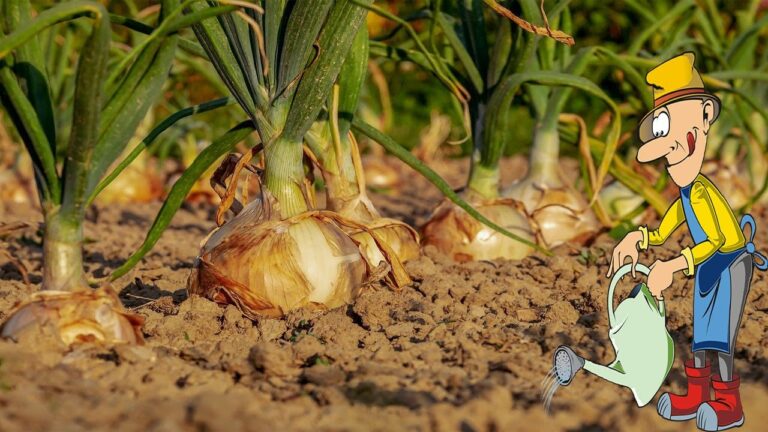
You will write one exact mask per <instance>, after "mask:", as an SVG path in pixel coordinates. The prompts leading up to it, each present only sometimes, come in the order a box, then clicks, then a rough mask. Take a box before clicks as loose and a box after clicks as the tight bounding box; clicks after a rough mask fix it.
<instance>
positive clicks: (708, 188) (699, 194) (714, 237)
mask: <svg viewBox="0 0 768 432" xmlns="http://www.w3.org/2000/svg"><path fill="white" fill-rule="evenodd" d="M691 208H692V209H693V212H694V213H695V214H696V218H697V219H698V220H699V224H700V225H701V228H702V229H703V230H704V233H705V234H706V235H707V240H706V241H703V242H701V243H699V244H697V245H695V246H694V247H692V248H690V247H687V248H685V249H683V250H682V251H681V254H682V255H683V256H684V257H685V261H686V262H687V263H688V270H687V271H686V272H685V274H687V275H688V276H690V275H693V272H694V266H696V265H699V264H701V263H702V262H704V261H706V260H707V258H709V257H711V256H712V255H713V254H714V253H715V252H717V251H721V252H724V253H726V252H733V251H735V250H737V249H740V248H742V247H744V245H745V244H746V240H745V239H744V234H743V233H742V232H741V227H739V223H738V222H737V221H736V216H734V214H733V210H731V206H729V205H728V202H727V201H726V200H725V198H724V197H723V195H722V194H721V193H720V191H719V190H717V187H715V185H714V184H712V182H711V181H709V179H708V178H706V177H705V176H704V175H702V174H699V175H698V176H697V177H696V179H695V180H694V181H693V184H692V185H691ZM684 221H685V212H684V211H683V203H682V201H681V199H680V198H678V199H677V200H675V202H674V203H672V205H671V206H670V207H669V209H667V212H666V213H665V214H664V216H663V217H662V218H661V223H660V224H659V228H658V229H656V230H654V231H648V228H647V227H644V226H641V227H639V229H640V232H642V233H643V240H642V242H641V243H640V249H643V250H644V249H647V248H648V245H649V244H650V245H653V246H659V245H662V244H664V242H665V241H666V240H667V238H668V237H669V236H670V234H672V233H673V232H674V231H675V230H676V229H677V227H679V226H680V224H682V223H683V222H684Z"/></svg>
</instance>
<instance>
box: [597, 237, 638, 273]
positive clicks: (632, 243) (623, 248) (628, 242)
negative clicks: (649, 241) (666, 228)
mask: <svg viewBox="0 0 768 432" xmlns="http://www.w3.org/2000/svg"><path fill="white" fill-rule="evenodd" d="M642 240H643V233H641V232H640V231H632V232H630V233H627V235H626V236H624V238H623V239H622V240H621V241H620V242H619V243H618V244H617V245H616V247H615V248H613V254H611V263H610V265H609V266H608V274H607V275H606V276H607V277H611V276H613V274H614V273H616V271H618V270H619V268H620V267H621V266H622V265H624V261H626V259H627V257H629V259H630V261H631V263H632V277H635V266H636V265H637V252H638V251H637V244H638V243H640V242H641V241H642Z"/></svg>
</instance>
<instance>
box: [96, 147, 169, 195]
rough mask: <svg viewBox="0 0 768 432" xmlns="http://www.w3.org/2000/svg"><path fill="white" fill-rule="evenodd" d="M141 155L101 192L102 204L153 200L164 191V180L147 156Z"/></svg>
mask: <svg viewBox="0 0 768 432" xmlns="http://www.w3.org/2000/svg"><path fill="white" fill-rule="evenodd" d="M142 156H143V155H141V156H139V157H138V158H137V160H136V161H134V163H132V164H131V165H128V167H126V168H125V170H123V172H121V173H120V175H119V176H117V177H115V179H114V180H113V181H112V182H111V183H110V184H109V185H108V186H107V187H106V188H104V190H103V191H101V192H100V193H99V195H97V197H96V202H97V203H100V204H131V203H147V202H152V201H154V200H156V199H158V198H160V196H162V193H163V182H162V180H161V179H160V176H159V175H158V173H157V172H156V171H155V169H154V168H153V167H152V166H151V164H150V163H149V161H147V160H146V158H143V157H142Z"/></svg>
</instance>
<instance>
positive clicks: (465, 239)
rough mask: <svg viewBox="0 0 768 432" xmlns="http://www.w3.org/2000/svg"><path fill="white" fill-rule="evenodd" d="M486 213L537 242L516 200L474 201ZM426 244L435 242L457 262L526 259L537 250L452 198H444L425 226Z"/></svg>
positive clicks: (497, 221) (522, 235) (483, 213)
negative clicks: (497, 228)
mask: <svg viewBox="0 0 768 432" xmlns="http://www.w3.org/2000/svg"><path fill="white" fill-rule="evenodd" d="M470 204H472V206H473V207H474V208H476V209H477V211H479V212H480V213H481V214H482V215H483V216H485V217H487V218H488V219H490V220H491V221H493V222H495V223H496V224H497V225H499V226H501V227H502V228H505V229H507V230H508V231H510V232H512V233H513V234H517V235H518V236H520V237H523V238H525V239H527V240H531V241H534V235H533V233H532V231H531V228H530V225H529V223H528V220H527V218H526V217H525V215H524V214H523V213H521V212H520V211H519V210H518V209H517V208H516V206H515V204H514V203H513V202H512V200H493V201H487V202H472V201H470ZM422 235H423V243H424V244H425V245H433V246H435V247H437V249H438V250H439V251H441V252H442V253H444V254H446V255H448V256H450V257H451V258H452V259H453V260H454V261H458V262H465V261H472V260H491V259H496V258H506V259H522V258H524V257H526V256H528V255H529V254H530V253H531V252H532V251H533V250H532V248H531V247H530V246H528V245H526V244H523V243H521V242H519V241H517V240H514V239H511V238H509V237H507V236H505V235H504V234H501V233H499V232H497V231H495V230H494V229H493V228H491V227H488V226H486V225H485V224H483V223H481V222H478V221H477V220H476V219H474V218H473V217H472V216H470V215H469V214H468V213H467V212H465V211H464V210H463V209H461V208H460V207H458V206H457V205H455V204H454V203H452V202H451V201H449V200H443V202H442V203H440V205H439V206H438V207H437V208H436V209H435V210H434V212H433V213H432V216H431V217H430V219H429V221H428V222H427V223H426V224H425V225H424V227H423V228H422Z"/></svg>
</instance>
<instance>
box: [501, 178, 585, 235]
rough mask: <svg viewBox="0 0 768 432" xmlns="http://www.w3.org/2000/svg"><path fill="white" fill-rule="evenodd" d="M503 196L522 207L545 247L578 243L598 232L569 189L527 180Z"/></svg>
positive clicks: (580, 200) (581, 199) (579, 197)
mask: <svg viewBox="0 0 768 432" xmlns="http://www.w3.org/2000/svg"><path fill="white" fill-rule="evenodd" d="M505 196H509V197H510V198H514V199H516V200H518V201H520V202H521V203H522V204H523V205H524V206H525V211H526V212H527V213H528V215H530V218H531V221H530V222H531V225H532V226H533V228H534V230H535V231H536V232H537V233H538V235H539V236H540V237H541V241H542V242H543V243H544V245H545V246H547V247H555V246H557V245H560V244H563V243H565V242H569V241H577V242H578V241H580V240H583V239H585V238H588V237H590V236H592V235H593V234H595V233H596V232H597V231H598V230H599V229H600V224H599V223H598V221H597V218H596V217H595V214H594V212H593V211H592V209H591V208H590V207H589V205H588V204H587V201H586V200H585V199H584V197H583V196H582V195H581V194H580V193H579V192H577V191H575V190H573V189H571V188H569V187H566V186H558V187H551V186H547V185H544V184H542V183H538V182H534V181H531V180H530V179H529V180H523V181H521V182H518V183H516V184H513V185H512V186H511V187H510V192H509V193H508V194H506V195H505Z"/></svg>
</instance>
